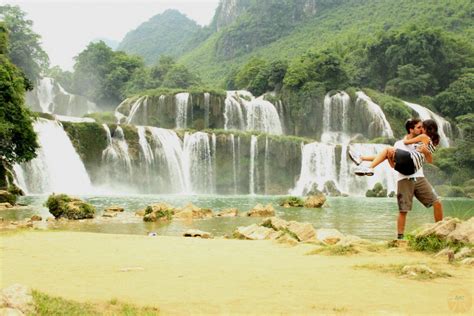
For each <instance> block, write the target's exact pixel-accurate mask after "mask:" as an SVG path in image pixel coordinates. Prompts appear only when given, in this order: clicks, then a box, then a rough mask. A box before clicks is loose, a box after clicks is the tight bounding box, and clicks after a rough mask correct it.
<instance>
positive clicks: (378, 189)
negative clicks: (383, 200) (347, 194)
mask: <svg viewBox="0 0 474 316" xmlns="http://www.w3.org/2000/svg"><path fill="white" fill-rule="evenodd" d="M365 196H366V197H387V189H384V188H383V186H382V183H380V182H377V183H376V184H375V185H374V187H373V188H372V190H367V192H366V193H365Z"/></svg>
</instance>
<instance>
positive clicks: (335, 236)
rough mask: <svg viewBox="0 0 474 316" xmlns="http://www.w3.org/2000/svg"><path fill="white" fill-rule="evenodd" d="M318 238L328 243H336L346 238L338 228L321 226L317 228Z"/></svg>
mask: <svg viewBox="0 0 474 316" xmlns="http://www.w3.org/2000/svg"><path fill="white" fill-rule="evenodd" d="M316 239H317V240H319V241H321V242H323V243H325V244H328V245H335V244H337V243H338V242H339V241H340V240H343V239H344V235H343V234H342V233H341V232H340V231H338V230H337V229H333V228H320V229H318V230H316Z"/></svg>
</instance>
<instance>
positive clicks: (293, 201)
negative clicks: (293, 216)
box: [278, 193, 326, 208]
mask: <svg viewBox="0 0 474 316" xmlns="http://www.w3.org/2000/svg"><path fill="white" fill-rule="evenodd" d="M324 203H326V196H325V195H324V194H322V193H320V194H314V195H310V196H307V197H306V198H305V199H304V200H303V199H302V198H299V197H297V196H289V197H287V198H284V199H283V200H280V201H279V202H278V204H279V205H280V206H283V207H286V208H288V207H306V208H320V207H322V206H323V205H324Z"/></svg>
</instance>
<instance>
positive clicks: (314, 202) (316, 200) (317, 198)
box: [304, 193, 326, 208]
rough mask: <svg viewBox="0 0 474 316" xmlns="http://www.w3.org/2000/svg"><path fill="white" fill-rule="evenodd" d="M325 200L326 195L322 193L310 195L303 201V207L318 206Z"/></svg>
mask: <svg viewBox="0 0 474 316" xmlns="http://www.w3.org/2000/svg"><path fill="white" fill-rule="evenodd" d="M325 202H326V196H325V195H324V194H322V193H320V194H317V195H310V196H308V197H307V198H306V200H305V201H304V207H307V208H320V207H322V206H323V205H324V203H325Z"/></svg>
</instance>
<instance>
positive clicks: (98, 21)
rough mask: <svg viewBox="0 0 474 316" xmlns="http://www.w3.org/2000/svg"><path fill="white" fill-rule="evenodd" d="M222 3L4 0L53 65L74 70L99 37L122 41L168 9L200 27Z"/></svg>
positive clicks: (211, 0) (205, 0) (213, 0)
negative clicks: (20, 14) (27, 23)
mask: <svg viewBox="0 0 474 316" xmlns="http://www.w3.org/2000/svg"><path fill="white" fill-rule="evenodd" d="M218 3H219V0H137V1H131V0H128V1H125V0H119V1H112V0H97V1H93V0H61V1H59V0H50V1H45V0H36V1H35V0H0V4H1V5H3V4H12V5H18V6H19V7H20V8H21V9H22V10H23V11H24V12H26V13H27V18H28V19H30V20H32V21H33V31H35V32H36V33H38V34H40V35H41V37H42V47H43V49H44V50H45V51H46V53H48V55H49V58H50V62H51V66H54V65H59V66H60V67H61V68H63V69H65V70H72V66H73V64H74V61H73V57H74V56H76V55H77V54H78V53H80V52H81V51H82V50H83V49H84V48H85V47H86V46H87V44H89V42H90V41H91V40H93V39H97V38H107V39H111V40H116V41H121V40H122V39H123V37H124V36H125V34H127V32H129V31H131V30H133V29H135V28H136V27H137V26H139V25H140V24H141V23H143V22H146V21H147V20H148V19H150V18H151V17H152V16H154V15H156V14H159V13H162V12H163V11H165V10H166V9H177V10H179V11H181V12H182V13H184V14H185V15H187V16H188V17H189V18H190V19H193V20H194V21H196V22H197V23H198V24H200V25H207V24H209V23H210V22H211V19H212V17H213V16H214V11H215V9H216V8H217V5H218Z"/></svg>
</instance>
